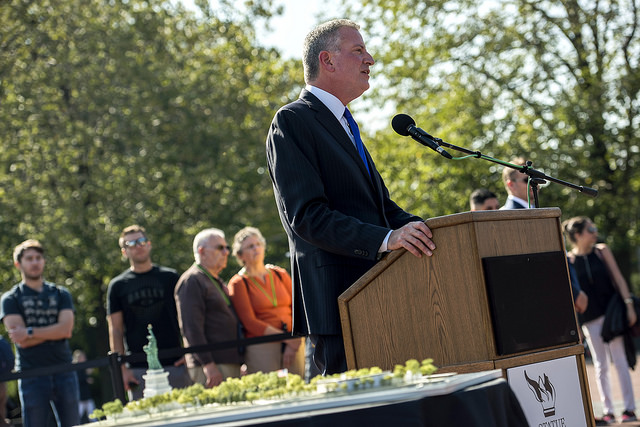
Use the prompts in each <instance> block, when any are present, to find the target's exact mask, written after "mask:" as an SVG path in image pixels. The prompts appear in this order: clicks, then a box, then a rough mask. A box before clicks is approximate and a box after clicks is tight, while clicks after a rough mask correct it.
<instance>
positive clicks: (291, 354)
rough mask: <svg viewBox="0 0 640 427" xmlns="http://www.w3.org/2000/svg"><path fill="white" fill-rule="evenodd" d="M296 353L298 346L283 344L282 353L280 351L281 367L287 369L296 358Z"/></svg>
mask: <svg viewBox="0 0 640 427" xmlns="http://www.w3.org/2000/svg"><path fill="white" fill-rule="evenodd" d="M297 353H298V348H297V347H296V348H293V347H292V346H290V345H288V344H287V345H285V347H284V353H282V367H283V368H286V369H289V368H290V367H291V365H293V362H294V361H295V359H296V354H297Z"/></svg>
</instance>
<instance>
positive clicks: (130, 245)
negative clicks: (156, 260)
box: [124, 236, 149, 248]
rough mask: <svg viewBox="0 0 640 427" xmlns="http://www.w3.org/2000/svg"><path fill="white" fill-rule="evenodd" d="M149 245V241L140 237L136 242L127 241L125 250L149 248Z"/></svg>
mask: <svg viewBox="0 0 640 427" xmlns="http://www.w3.org/2000/svg"><path fill="white" fill-rule="evenodd" d="M148 244H149V239H147V238H146V237H144V236H143V237H139V238H137V239H135V240H125V241H124V247H125V248H133V247H134V246H147V245H148Z"/></svg>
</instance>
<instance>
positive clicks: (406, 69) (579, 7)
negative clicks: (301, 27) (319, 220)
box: [349, 0, 640, 277]
mask: <svg viewBox="0 0 640 427" xmlns="http://www.w3.org/2000/svg"><path fill="white" fill-rule="evenodd" d="M352 9H353V10H352V12H351V14H350V15H349V16H351V17H352V19H354V20H356V21H358V22H359V23H361V24H362V26H363V32H364V33H365V34H367V42H368V47H369V49H370V50H371V51H372V52H373V53H374V57H375V58H376V60H377V61H378V64H377V65H375V66H374V67H373V71H372V75H376V73H381V74H384V77H383V78H382V79H381V80H382V81H380V80H379V81H378V82H377V83H378V87H376V88H374V93H373V94H372V95H369V96H371V97H373V98H374V99H375V102H376V103H377V104H382V102H384V101H392V102H393V103H394V104H395V105H396V107H397V110H398V112H406V113H409V114H410V115H412V117H414V119H415V120H416V122H417V123H418V126H421V127H422V128H424V129H426V130H427V131H428V132H429V133H431V134H433V135H436V136H439V137H441V138H442V139H444V140H445V141H447V142H450V143H452V144H455V145H459V146H462V147H466V148H470V149H473V150H479V151H481V152H482V153H483V154H486V155H488V156H491V157H495V158H498V159H501V160H506V161H508V160H510V159H511V158H512V157H515V156H523V157H525V158H527V159H529V160H531V161H533V162H534V164H533V166H534V168H537V169H540V170H542V171H544V172H545V173H546V174H548V175H550V176H553V177H556V178H559V179H562V180H564V181H569V182H573V183H576V184H578V185H584V186H588V187H595V188H597V189H598V190H599V195H598V197H597V198H596V199H592V198H590V197H587V196H585V195H583V194H580V193H578V192H577V191H575V190H571V189H568V188H567V187H565V186H562V185H559V184H551V185H549V186H548V187H546V188H543V189H542V190H541V192H540V198H541V206H542V207H545V206H559V207H560V208H561V209H562V211H563V217H564V218H569V217H571V216H574V215H588V216H590V217H592V218H593V219H594V221H595V222H596V223H597V224H598V225H599V226H600V230H601V234H602V235H603V236H605V237H606V239H607V242H608V243H609V244H611V246H612V247H613V249H614V251H615V252H616V253H617V256H618V261H619V263H620V264H621V267H622V269H623V271H624V272H625V274H626V275H627V277H628V275H629V273H630V271H631V269H632V261H633V259H634V257H635V254H634V251H633V248H636V247H637V246H638V243H639V240H640V236H638V233H639V231H640V228H639V227H640V224H639V222H638V220H639V218H638V217H639V212H640V211H639V205H640V199H638V197H636V194H637V193H638V189H639V187H640V176H639V175H638V173H637V168H638V164H639V160H640V158H639V156H640V154H639V153H640V150H639V143H640V138H639V137H640V134H639V129H638V126H639V124H640V115H639V111H638V108H639V106H640V104H639V102H640V99H639V97H638V94H639V90H640V71H639V69H638V66H639V60H640V44H639V40H640V39H639V37H640V31H639V30H640V29H639V28H638V23H639V15H638V2H637V1H635V0H633V1H609V2H599V1H577V0H569V1H538V0H536V1H534V0H499V1H466V0H461V1H428V2H424V1H418V0H408V1H403V2H398V1H391V0H365V1H363V2H362V4H361V5H358V7H356V8H352ZM376 140H377V141H378V143H377V145H375V146H374V147H375V148H374V152H375V155H376V157H377V160H378V162H379V164H382V165H384V166H383V175H384V176H385V178H386V181H387V184H388V185H389V186H390V187H391V190H392V193H393V194H394V196H395V197H396V199H399V201H400V204H401V205H403V206H409V207H414V208H416V209H417V211H418V212H420V213H421V214H423V215H427V216H433V215H444V214H449V213H452V212H456V211H462V210H467V209H468V195H469V194H470V193H471V191H472V190H473V189H474V188H477V187H488V188H490V189H491V190H493V191H494V192H496V193H497V194H499V195H500V199H501V200H504V199H505V198H506V194H505V192H504V188H503V185H502V182H501V180H500V173H501V169H502V167H500V166H496V165H495V164H492V163H489V162H485V161H483V160H477V159H467V160H464V161H458V162H456V161H446V160H444V159H443V158H440V156H438V155H437V154H435V153H434V152H432V151H430V150H428V149H425V148H424V147H421V146H419V145H417V144H413V143H410V142H409V141H407V140H401V141H400V140H399V137H398V136H397V135H395V134H393V135H392V132H390V131H385V132H382V135H379V137H378V138H377V139H376ZM425 150H426V151H425ZM458 154H460V153H458ZM401 165H404V166H401ZM406 165H410V167H406ZM635 269H637V267H635Z"/></svg>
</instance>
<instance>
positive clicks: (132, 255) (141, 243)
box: [122, 231, 151, 264]
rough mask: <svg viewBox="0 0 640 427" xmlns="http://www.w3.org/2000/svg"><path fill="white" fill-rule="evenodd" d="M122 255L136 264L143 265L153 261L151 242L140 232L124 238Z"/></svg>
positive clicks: (126, 235)
mask: <svg viewBox="0 0 640 427" xmlns="http://www.w3.org/2000/svg"><path fill="white" fill-rule="evenodd" d="M123 246H124V247H123V248H122V255H124V256H125V257H126V258H128V259H129V260H130V261H131V262H132V263H134V264H142V263H145V262H147V261H149V260H150V259H151V241H150V240H147V238H146V237H145V236H144V234H142V233H141V232H139V231H136V232H135V233H128V234H125V236H124V245H123Z"/></svg>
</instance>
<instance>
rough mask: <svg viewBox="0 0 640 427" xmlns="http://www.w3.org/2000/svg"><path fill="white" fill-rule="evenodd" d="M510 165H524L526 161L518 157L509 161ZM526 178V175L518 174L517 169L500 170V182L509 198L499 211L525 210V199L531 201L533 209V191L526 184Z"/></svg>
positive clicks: (527, 203) (526, 203) (526, 206)
mask: <svg viewBox="0 0 640 427" xmlns="http://www.w3.org/2000/svg"><path fill="white" fill-rule="evenodd" d="M511 163H513V164H514V165H524V164H525V163H526V161H525V159H523V158H521V157H519V158H517V159H513V160H511ZM528 178H529V177H528V176H527V174H524V173H522V172H519V171H518V170H517V169H512V168H507V167H505V168H504V169H503V170H502V182H503V183H504V188H505V190H507V193H508V194H509V197H508V198H507V201H506V203H505V204H504V206H502V207H501V208H500V209H526V208H528V207H529V202H528V201H527V198H529V199H530V200H531V204H532V206H531V207H533V189H532V188H531V187H530V186H529V184H528V182H527V180H528ZM527 188H529V196H527Z"/></svg>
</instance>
